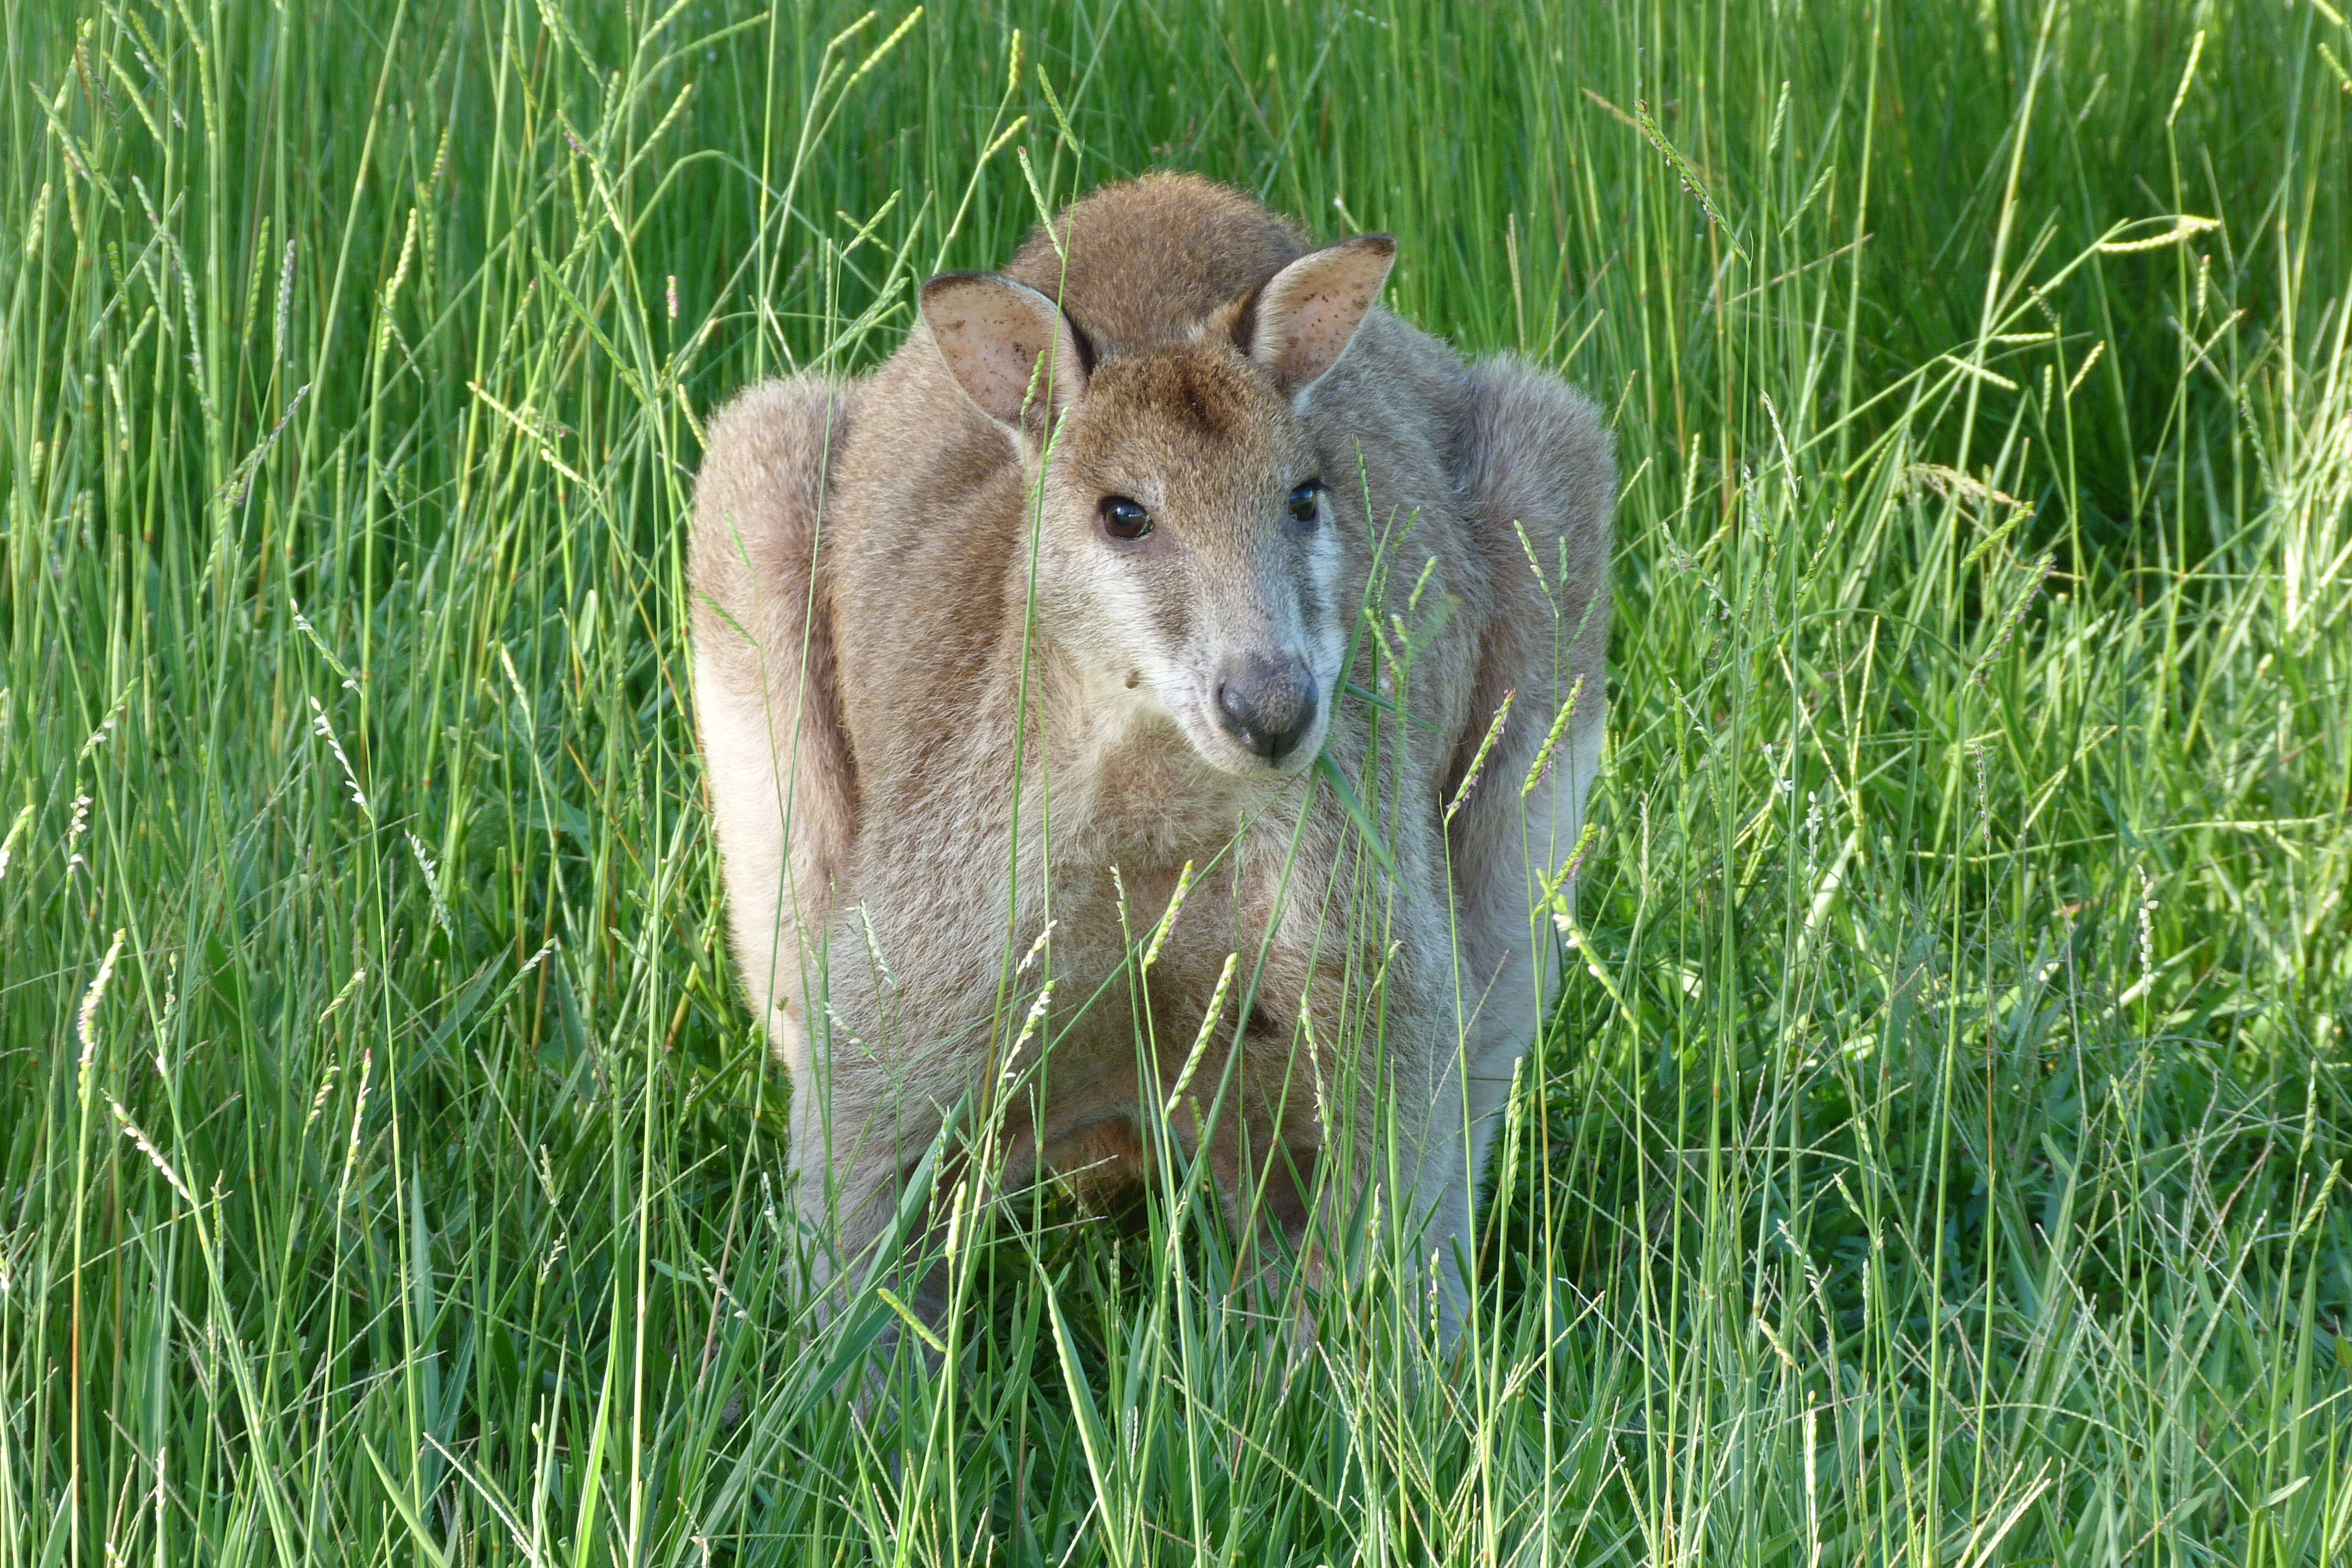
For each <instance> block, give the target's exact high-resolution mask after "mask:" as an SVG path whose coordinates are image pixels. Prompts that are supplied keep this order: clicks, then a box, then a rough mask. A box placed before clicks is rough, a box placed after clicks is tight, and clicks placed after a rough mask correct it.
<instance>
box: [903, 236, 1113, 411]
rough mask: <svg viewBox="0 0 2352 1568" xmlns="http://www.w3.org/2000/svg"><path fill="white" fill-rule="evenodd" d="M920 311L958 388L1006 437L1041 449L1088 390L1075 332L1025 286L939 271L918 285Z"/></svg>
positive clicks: (985, 274) (1002, 279) (1001, 279)
mask: <svg viewBox="0 0 2352 1568" xmlns="http://www.w3.org/2000/svg"><path fill="white" fill-rule="evenodd" d="M922 308H923V321H924V324H925V325H927V326H929V328H930V329H931V341H932V342H936V343H938V344H939V345H940V358H941V359H943V360H945V361H947V365H948V370H949V372H950V374H953V375H954V377H955V378H956V384H957V385H959V386H961V387H962V388H963V391H964V395H965V396H967V397H969V398H971V400H972V402H973V403H974V404H976V405H978V406H979V408H980V411H981V412H982V413H983V414H985V415H987V416H989V417H990V418H991V419H993V420H995V421H996V422H997V423H998V424H999V425H1002V426H1005V427H1006V428H1007V429H1008V430H1012V431H1015V432H1019V433H1022V434H1025V435H1026V436H1028V437H1029V438H1030V439H1031V440H1033V441H1036V442H1040V443H1042V442H1043V441H1044V440H1045V433H1046V432H1047V431H1048V430H1050V429H1051V428H1052V427H1053V422H1054V420H1055V418H1056V417H1058V416H1060V414H1061V412H1062V411H1063V410H1064V409H1066V408H1067V407H1069V405H1071V404H1072V403H1075V402H1076V401H1077V397H1078V395H1079V394H1080V393H1082V392H1084V391H1085V390H1086V385H1087V355H1086V353H1085V350H1084V349H1083V347H1082V346H1081V344H1080V341H1079V338H1078V335H1077V332H1076V329H1075V328H1073V327H1072V326H1071V324H1070V320H1069V318H1068V317H1066V316H1065V315H1063V314H1062V312H1061V310H1060V309H1059V308H1058V307H1057V306H1055V303H1054V301H1052V300H1048V299H1047V298H1045V296H1044V295H1043V294H1040V293H1039V292H1037V290H1035V289H1032V288H1030V287H1028V286H1027V285H1026V284H1022V283H1015V282H1014V281H1013V279H1010V278H1005V277H1001V276H999V275H998V274H996V273H993V272H943V273H941V274H940V276H939V277H937V278H934V279H931V280H930V281H929V282H928V283H926V284H924V285H923V295H922ZM1041 355H1042V356H1044V358H1045V364H1044V366H1043V368H1042V369H1041V368H1040V366H1039V364H1038V359H1039V356H1041Z"/></svg>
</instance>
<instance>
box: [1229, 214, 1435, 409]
mask: <svg viewBox="0 0 2352 1568" xmlns="http://www.w3.org/2000/svg"><path fill="white" fill-rule="evenodd" d="M1396 248H1397V247H1396V240H1395V239H1394V238H1392V237H1390V236H1388V235H1385V234H1360V235H1358V236H1356V237H1354V238H1353V239H1343V240H1341V241H1340V242H1339V244H1337V245H1327V246H1325V247H1323V248H1322V249H1320V250H1310V251H1308V252H1307V254H1306V255H1304V256H1302V257H1300V258H1298V259H1297V260H1296V261H1294V262H1292V263H1291V264H1290V265H1289V266H1287V267H1286V268H1283V269H1282V270H1281V271H1279V272H1277V273H1276V274H1275V275H1274V276H1273V277H1272V278H1270V279H1267V280H1266V283H1265V288H1263V289H1259V290H1258V293H1257V299H1256V300H1255V310H1252V311H1251V312H1250V317H1251V318H1252V320H1251V324H1250V326H1249V329H1248V331H1249V341H1248V342H1247V343H1245V344H1244V345H1243V346H1244V347H1245V348H1246V349H1247V350H1248V351H1249V356H1250V358H1252V359H1254V360H1255V361H1256V362H1257V363H1259V364H1261V365H1263V366H1265V369H1266V371H1267V372H1268V373H1269V374H1272V375H1273V377H1274V380H1275V384H1276V385H1277V386H1279V387H1281V388H1282V390H1283V391H1284V392H1286V393H1288V394H1292V395H1296V394H1297V393H1300V392H1304V391H1305V390H1306V389H1307V388H1308V387H1310V386H1312V385H1314V384H1316V383H1317V382H1318V381H1320V380H1321V379H1322V378H1323V373H1324V372H1325V371H1327V370H1329V369H1330V368H1331V366H1332V365H1333V364H1335V363H1338V361H1339V355H1340V354H1341V353H1344V352H1346V350H1347V347H1348V343H1349V340H1350V339H1352V338H1353V337H1354V336H1355V335H1356V329H1357V328H1358V327H1360V326H1361V325H1362V324H1363V321H1364V317H1365V315H1366V313H1367V312H1369V311H1370V310H1371V308H1372V301H1373V300H1377V299H1379V298H1380V297H1381V286H1382V285H1383V284H1385V283H1387V282H1388V280H1389V268H1391V267H1393V266H1395V265H1396Z"/></svg>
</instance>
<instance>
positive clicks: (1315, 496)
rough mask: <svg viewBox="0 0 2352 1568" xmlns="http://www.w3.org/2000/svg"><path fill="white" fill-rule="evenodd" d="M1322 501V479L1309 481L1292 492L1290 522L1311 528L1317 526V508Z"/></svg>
mask: <svg viewBox="0 0 2352 1568" xmlns="http://www.w3.org/2000/svg"><path fill="white" fill-rule="evenodd" d="M1322 499H1323V481H1322V480H1321V479H1309V480H1307V482H1306V483H1305V484H1303V485H1301V486H1299V487H1298V488H1297V489H1295V490H1293V491H1291V492H1290V500H1289V502H1288V505H1289V509H1290V521H1293V522H1303V523H1305V524H1307V526H1308V527H1309V528H1312V527H1313V526H1315V511H1316V508H1317V507H1318V505H1319V504H1320V503H1321V501H1322Z"/></svg>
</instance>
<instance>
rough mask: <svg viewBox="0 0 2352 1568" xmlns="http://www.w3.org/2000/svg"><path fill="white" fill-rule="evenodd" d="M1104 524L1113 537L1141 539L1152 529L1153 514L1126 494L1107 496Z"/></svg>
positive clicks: (1103, 509) (1104, 528)
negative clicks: (1129, 498)
mask: <svg viewBox="0 0 2352 1568" xmlns="http://www.w3.org/2000/svg"><path fill="white" fill-rule="evenodd" d="M1102 525H1103V531H1104V532H1105V533H1108V534H1109V535H1110V536H1111V537H1112V538H1113V539H1140V538H1142V537H1143V536H1144V535H1145V534H1147V533H1150V531H1151V514H1150V512H1148V511H1146V510H1143V508H1141V507H1140V506H1139V505H1137V504H1136V503H1135V502H1133V501H1131V500H1128V499H1127V498H1126V497H1125V496H1105V497H1103V503H1102Z"/></svg>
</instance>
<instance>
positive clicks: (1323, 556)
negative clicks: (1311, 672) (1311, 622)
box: [1307, 500, 1348, 711]
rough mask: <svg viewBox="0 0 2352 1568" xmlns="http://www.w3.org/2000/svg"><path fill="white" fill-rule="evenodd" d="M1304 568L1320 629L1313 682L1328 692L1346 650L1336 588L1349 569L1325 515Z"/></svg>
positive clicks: (1326, 506)
mask: <svg viewBox="0 0 2352 1568" xmlns="http://www.w3.org/2000/svg"><path fill="white" fill-rule="evenodd" d="M1330 505H1331V503H1330V502H1329V501H1328V500H1326V501H1325V502H1324V503H1323V510H1325V511H1326V512H1328V511H1329V510H1330ZM1347 570H1348V552H1347V550H1346V548H1345V547H1344V546H1342V545H1341V544H1340V542H1339V530H1338V529H1336V528H1334V527H1333V526H1332V525H1331V519H1330V518H1329V517H1328V516H1327V517H1325V518H1324V519H1323V521H1322V524H1321V526H1319V527H1318V528H1317V529H1316V531H1315V535H1314V538H1313V539H1312V540H1311V541H1309V542H1308V543H1307V572H1308V574H1309V577H1310V579H1311V581H1312V582H1313V584H1314V588H1315V609H1316V622H1317V625H1318V628H1319V629H1320V631H1321V633H1322V635H1321V636H1320V637H1318V638H1317V641H1316V647H1315V683H1316V684H1317V685H1318V686H1319V687H1321V688H1322V689H1323V690H1324V692H1325V693H1326V694H1327V695H1328V693H1329V692H1330V691H1331V690H1332V689H1334V688H1336V687H1337V686H1338V685H1339V676H1340V669H1339V661H1340V660H1341V659H1342V658H1346V657H1347V651H1348V639H1347V636H1346V632H1345V627H1346V619H1345V617H1343V616H1341V615H1340V613H1339V589H1340V587H1341V586H1342V580H1343V578H1344V577H1345V575H1346V574H1347ZM1327 711H1328V706H1327Z"/></svg>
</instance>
